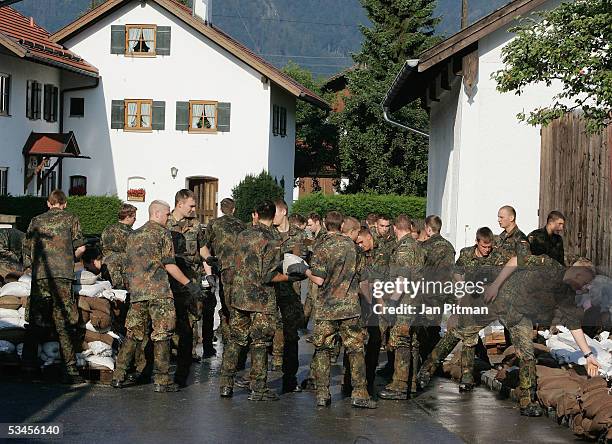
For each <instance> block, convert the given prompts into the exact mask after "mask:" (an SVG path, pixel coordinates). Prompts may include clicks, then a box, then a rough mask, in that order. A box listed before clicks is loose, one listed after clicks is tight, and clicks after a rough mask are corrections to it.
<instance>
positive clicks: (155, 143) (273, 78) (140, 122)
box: [22, 0, 327, 223]
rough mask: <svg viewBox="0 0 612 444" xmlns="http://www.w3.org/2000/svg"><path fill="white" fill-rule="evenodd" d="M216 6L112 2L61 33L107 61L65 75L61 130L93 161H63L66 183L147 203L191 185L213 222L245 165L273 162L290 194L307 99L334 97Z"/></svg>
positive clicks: (199, 0)
mask: <svg viewBox="0 0 612 444" xmlns="http://www.w3.org/2000/svg"><path fill="white" fill-rule="evenodd" d="M208 12H209V9H208V0H196V1H194V9H193V10H192V8H188V7H185V6H184V5H182V4H180V3H178V2H176V1H174V0H146V1H141V0H108V1H106V2H105V3H103V4H102V5H100V6H99V7H97V8H95V9H93V10H92V11H90V12H88V13H87V14H85V15H83V16H82V17H80V18H79V19H77V20H76V21H75V22H73V23H71V24H69V25H68V26H66V27H65V28H63V29H61V30H60V31H58V32H57V33H55V34H54V35H53V36H51V40H52V41H54V42H56V43H57V44H60V45H63V46H65V47H66V48H68V49H69V50H71V51H74V52H75V53H78V54H80V55H81V56H83V57H84V58H85V59H87V60H88V61H89V62H90V63H91V64H92V65H94V66H96V68H97V69H98V71H99V77H98V78H95V79H92V81H91V82H89V84H87V85H83V82H79V81H78V79H76V78H71V79H69V78H66V79H65V81H64V82H63V83H62V88H63V90H62V96H63V98H64V99H63V104H64V110H65V114H64V125H63V128H62V130H63V132H65V133H67V132H72V133H73V134H74V135H75V136H76V139H77V140H78V142H79V147H80V153H81V155H82V156H87V157H90V158H91V160H80V159H78V160H77V159H66V160H64V161H63V174H62V181H61V183H58V185H61V187H62V188H63V189H64V190H70V191H72V192H73V193H79V192H83V191H84V190H86V192H87V194H91V195H105V194H107V195H112V194H117V195H118V196H119V197H120V198H122V199H124V200H134V202H135V205H136V206H138V207H139V208H140V209H141V210H144V209H145V208H146V205H148V203H149V202H150V201H152V200H154V199H163V200H167V201H169V202H170V203H173V198H174V194H175V192H176V191H177V190H179V189H181V188H190V189H192V190H194V191H195V192H196V194H197V195H198V205H199V208H198V213H199V214H200V217H201V219H202V220H203V221H207V220H208V219H210V218H211V217H215V216H216V215H217V202H218V200H220V198H222V197H225V196H229V195H230V194H231V190H232V188H233V187H234V186H235V185H236V184H237V183H238V182H239V181H240V180H241V179H242V178H243V177H244V176H245V175H247V174H249V173H254V174H257V173H259V172H261V171H262V170H264V169H265V170H267V171H269V172H270V174H271V175H272V176H274V177H275V178H276V179H277V180H278V182H279V184H281V185H283V186H284V189H285V199H286V200H287V201H288V202H291V200H292V194H293V182H294V179H293V166H294V157H295V103H296V99H301V100H305V101H308V102H310V103H312V104H314V105H316V106H321V107H326V106H327V104H326V103H325V102H324V101H323V100H322V99H320V98H319V97H318V96H317V95H316V94H314V93H313V92H311V91H309V90H308V89H306V88H305V87H303V86H302V85H300V84H298V83H296V82H295V81H293V80H292V79H291V78H289V77H288V76H286V75H285V74H283V73H282V72H280V71H279V70H278V69H276V68H275V67H273V66H272V65H270V64H269V63H267V62H266V61H264V60H263V59H261V58H260V57H258V56H257V55H255V54H254V53H252V52H251V51H250V50H248V49H247V48H245V47H244V46H242V45H241V44H239V43H238V42H236V41H235V40H233V39H232V38H231V37H229V36H228V35H226V34H224V33H223V32H222V31H220V30H219V29H218V28H216V27H214V26H212V24H211V23H210V21H209V20H207V17H208ZM22 145H23V143H22ZM129 190H131V191H130V192H128V191H129ZM143 191H144V197H143ZM141 200H142V202H140V201H141ZM140 214H144V211H141V213H140ZM143 221H144V220H140V221H139V222H140V223H143Z"/></svg>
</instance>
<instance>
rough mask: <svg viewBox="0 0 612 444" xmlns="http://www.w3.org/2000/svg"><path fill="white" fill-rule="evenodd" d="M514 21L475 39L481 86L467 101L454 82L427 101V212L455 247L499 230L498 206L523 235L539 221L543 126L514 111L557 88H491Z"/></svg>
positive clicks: (548, 5)
mask: <svg viewBox="0 0 612 444" xmlns="http://www.w3.org/2000/svg"><path fill="white" fill-rule="evenodd" d="M558 3H559V2H558V1H556V0H555V1H551V2H547V3H546V4H545V7H546V8H551V7H554V6H555V5H557V4H558ZM514 25H515V24H512V25H508V26H506V27H503V28H501V29H499V30H497V31H495V32H493V33H491V34H489V35H488V36H486V37H484V38H483V39H481V40H480V41H479V42H478V56H479V74H478V83H477V86H476V90H475V91H476V92H475V94H473V96H472V97H471V98H470V97H468V96H467V94H466V92H465V89H464V88H463V85H460V84H456V85H455V86H454V88H453V90H452V91H450V92H446V93H444V95H443V96H442V98H441V100H440V102H438V103H436V104H434V105H433V106H432V112H431V134H432V137H431V141H430V160H429V162H430V166H429V177H428V213H430V212H434V213H438V212H439V213H440V214H441V216H442V220H443V224H446V225H447V226H448V227H449V229H448V230H446V229H445V228H444V226H443V232H444V233H446V234H447V235H448V238H449V240H450V241H451V242H452V243H453V244H454V245H455V247H456V250H457V251H459V249H460V248H463V247H464V246H467V245H472V244H473V242H474V238H475V234H476V230H477V229H478V228H479V227H481V226H488V227H490V228H491V229H492V230H493V232H494V233H499V232H500V231H501V230H500V228H499V225H498V223H497V211H498V209H499V207H501V206H503V205H512V206H513V207H514V208H515V209H516V211H517V223H518V225H519V228H521V230H522V231H523V232H524V233H525V234H528V233H529V232H530V231H532V230H534V229H535V228H537V226H538V207H539V189H540V129H539V128H538V127H533V126H530V125H528V124H526V123H523V122H519V121H518V120H517V118H516V115H517V114H518V113H519V112H522V111H527V110H532V109H534V108H536V107H539V106H543V105H546V104H548V103H550V102H551V98H552V97H553V95H555V94H557V93H558V92H559V91H560V85H558V84H557V85H553V86H551V87H546V86H545V85H533V86H530V87H528V88H526V89H525V92H524V93H523V94H522V95H521V96H517V95H515V94H513V93H507V94H501V93H499V92H498V91H497V90H496V82H495V81H494V80H492V79H491V75H492V74H493V73H494V72H496V71H498V70H500V69H502V68H503V63H502V60H501V50H502V48H503V47H504V46H505V45H506V44H507V43H508V42H509V41H510V39H511V38H512V35H511V34H509V33H508V29H509V28H511V27H512V26H514ZM455 109H456V110H457V112H456V113H455V111H454V110H455ZM452 128H454V130H451V129H452ZM452 133H454V135H455V137H454V140H453V138H452V137H450V134H452ZM458 135H459V137H457V136H458ZM449 153H450V154H449ZM459 154H460V156H459ZM459 157H460V161H459ZM455 186H456V189H454V187H455ZM560 210H561V211H563V209H562V208H560Z"/></svg>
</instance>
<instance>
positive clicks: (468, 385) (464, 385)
mask: <svg viewBox="0 0 612 444" xmlns="http://www.w3.org/2000/svg"><path fill="white" fill-rule="evenodd" d="M474 387H475V384H474V383H473V382H461V383H459V393H466V392H471V391H472V390H474Z"/></svg>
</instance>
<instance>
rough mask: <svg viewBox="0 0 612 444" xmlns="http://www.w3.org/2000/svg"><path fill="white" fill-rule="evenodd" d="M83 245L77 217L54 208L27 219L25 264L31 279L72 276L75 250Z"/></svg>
mask: <svg viewBox="0 0 612 444" xmlns="http://www.w3.org/2000/svg"><path fill="white" fill-rule="evenodd" d="M83 245H85V239H84V238H83V235H82V233H81V224H80V222H79V218H78V217H77V216H75V215H74V214H71V213H69V212H67V211H63V210H60V209H57V208H51V209H50V210H49V211H47V212H46V213H43V214H41V215H40V216H36V217H35V218H34V219H32V221H31V222H30V226H29V227H28V232H27V233H26V239H25V241H24V251H23V254H24V267H25V268H29V267H31V268H32V279H35V280H36V279H70V280H73V279H74V251H75V250H76V249H77V248H79V247H81V246H83Z"/></svg>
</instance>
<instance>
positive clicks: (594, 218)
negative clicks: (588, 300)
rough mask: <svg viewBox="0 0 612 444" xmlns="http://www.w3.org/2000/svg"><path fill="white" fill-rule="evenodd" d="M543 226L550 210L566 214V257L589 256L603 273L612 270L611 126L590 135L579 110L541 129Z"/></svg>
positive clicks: (541, 218) (541, 212)
mask: <svg viewBox="0 0 612 444" xmlns="http://www.w3.org/2000/svg"><path fill="white" fill-rule="evenodd" d="M541 134H542V143H541V148H542V150H541V162H540V212H539V216H540V226H544V224H545V223H546V216H547V215H548V213H549V212H550V211H552V210H558V211H561V212H562V213H563V214H565V217H566V218H567V220H566V230H565V234H564V236H563V240H564V244H565V253H566V259H567V260H568V261H571V260H572V259H574V258H576V257H578V256H582V257H587V258H589V259H591V260H592V261H593V262H594V264H595V265H596V266H597V268H598V269H599V270H600V272H602V273H604V274H607V275H612V274H610V273H611V272H612V248H611V245H610V243H611V242H612V237H611V236H610V230H611V229H612V199H611V187H612V184H611V182H610V171H611V164H610V162H611V160H612V158H611V156H610V150H611V149H612V126H610V127H608V128H607V130H605V131H604V132H602V133H600V134H597V135H592V136H589V135H588V134H586V131H585V126H584V122H583V120H582V119H581V118H580V113H579V112H574V113H571V114H568V115H566V116H565V117H563V118H561V119H558V120H556V121H554V122H552V123H551V124H550V125H549V126H548V127H546V128H542V131H541Z"/></svg>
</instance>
